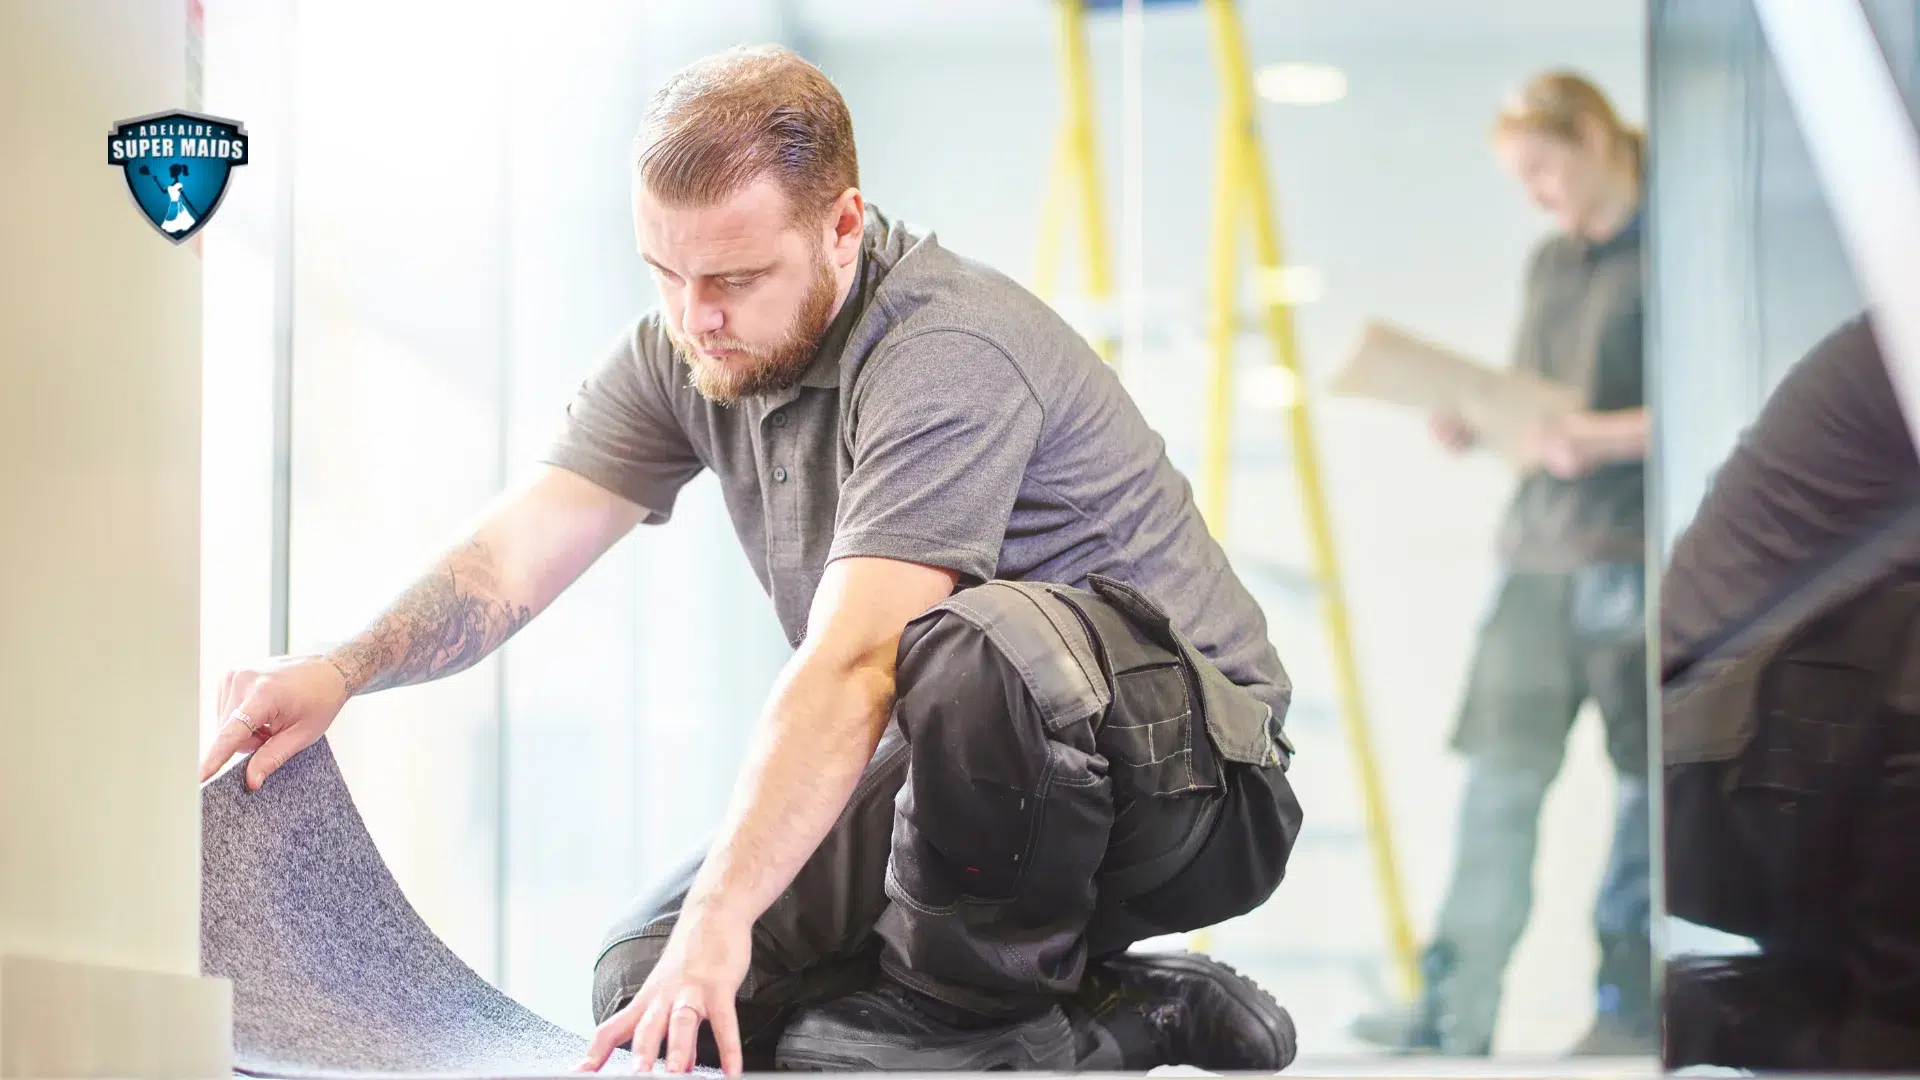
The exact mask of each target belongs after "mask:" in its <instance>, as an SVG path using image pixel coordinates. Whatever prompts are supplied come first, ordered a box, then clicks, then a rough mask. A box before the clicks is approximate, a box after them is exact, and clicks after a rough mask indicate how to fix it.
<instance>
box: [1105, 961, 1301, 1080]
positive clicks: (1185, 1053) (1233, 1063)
mask: <svg viewBox="0 0 1920 1080" xmlns="http://www.w3.org/2000/svg"><path fill="white" fill-rule="evenodd" d="M1067 1012H1068V1015H1069V1017H1070V1018H1071V1019H1072V1021H1073V1029H1074V1038H1075V1040H1076V1043H1077V1051H1078V1054H1077V1062H1076V1067H1077V1068H1079V1069H1080V1070H1082V1071H1089V1070H1106V1071H1120V1072H1144V1071H1145V1070H1147V1069H1153V1068H1157V1067H1159V1066H1161V1065H1192V1066H1196V1067H1198V1068H1202V1069H1208V1070H1211V1071H1214V1072H1266V1073H1271V1072H1278V1071H1280V1070H1281V1069H1284V1068H1286V1067H1287V1066H1288V1065H1289V1064H1291V1063H1292V1062H1293V1054H1294V1030H1293V1017H1291V1016H1289V1015H1287V1010H1285V1009H1283V1008H1281V1007H1280V1004H1279V1003H1278V1002H1276V1001H1274V1000H1273V997H1272V996H1271V995H1269V994H1268V993H1267V992H1266V991H1264V990H1262V989H1260V987H1259V986H1258V985H1256V984H1255V983H1254V981H1253V980H1252V979H1249V978H1247V977H1246V976H1244V975H1241V974H1240V973H1239V972H1236V971H1234V970H1233V969H1232V968H1230V967H1228V966H1227V965H1225V964H1222V963H1220V962H1219V961H1217V960H1214V959H1211V958H1209V957H1206V956H1201V955H1199V954H1197V953H1122V954H1120V955H1118V956H1112V957H1108V958H1106V959H1104V960H1098V961H1094V962H1092V963H1089V964H1088V965H1087V972H1086V975H1085V976H1084V977H1083V979H1082V980H1081V983H1080V992H1079V993H1078V994H1076V995H1075V996H1074V998H1073V1000H1072V1001H1071V1002H1069V1003H1068V1005H1067Z"/></svg>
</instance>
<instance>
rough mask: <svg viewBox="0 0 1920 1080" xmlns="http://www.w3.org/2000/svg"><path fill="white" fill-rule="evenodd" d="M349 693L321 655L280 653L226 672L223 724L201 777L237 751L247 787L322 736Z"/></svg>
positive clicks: (260, 781) (221, 710) (202, 766)
mask: <svg viewBox="0 0 1920 1080" xmlns="http://www.w3.org/2000/svg"><path fill="white" fill-rule="evenodd" d="M350 696H351V695H350V694H349V693H348V692H347V680H346V676H344V675H343V674H341V672H340V669H339V668H337V667H335V666H334V665H333V662H332V661H330V660H328V659H326V658H325V657H322V656H282V657H276V658H275V659H272V660H269V661H267V662H266V663H265V664H261V665H259V666H258V667H253V668H245V669H242V670H239V671H231V672H228V673H227V676H226V678H224V679H222V680H221V682H220V701H219V703H218V706H217V707H218V710H219V711H218V712H217V713H216V714H215V715H217V716H219V717H220V718H221V721H222V723H221V727H220V731H219V733H218V734H217V735H215V736H214V739H213V745H212V746H211V747H209V748H208V750H207V756H206V758H205V759H204V760H203V761H201V763H200V782H201V783H205V782H206V781H207V779H208V778H209V777H211V776H212V775H213V774H214V773H216V772H219V771H220V769H221V768H222V767H223V766H225V765H226V763H227V762H228V761H230V760H232V759H233V756H234V755H235V754H245V753H248V752H252V753H253V757H252V758H251V759H250V760H249V761H248V762H247V776H246V781H247V790H248V791H258V790H260V785H261V784H263V783H265V782H266V780H267V777H269V776H271V775H273V772H274V770H276V769H278V768H279V767H280V766H282V765H284V764H286V763H287V760H288V759H289V758H291V757H293V755H295V754H297V753H299V752H300V751H302V750H305V749H306V748H307V747H309V746H312V745H313V744H314V743H316V742H318V741H319V740H320V736H322V735H325V734H326V733H327V729H328V728H329V727H332V726H333V719H334V717H336V716H339V715H340V710H341V708H342V707H344V706H345V705H346V703H347V699H348V698H349V697H350Z"/></svg>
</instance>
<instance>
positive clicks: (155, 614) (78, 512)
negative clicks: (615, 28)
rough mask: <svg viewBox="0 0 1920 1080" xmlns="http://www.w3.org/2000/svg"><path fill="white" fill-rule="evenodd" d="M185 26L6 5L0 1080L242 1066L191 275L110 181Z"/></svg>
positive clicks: (163, 98)
mask: <svg viewBox="0 0 1920 1080" xmlns="http://www.w3.org/2000/svg"><path fill="white" fill-rule="evenodd" d="M186 8H187V5H186V2H185V0H171V2H166V0H159V2H155V0H82V2H78V3H57V4H56V3H5V4H0V110H4V113H5V123H4V125H3V126H4V128H5V130H6V131H7V144H8V150H7V153H6V155H5V158H6V164H5V166H4V169H0V176H3V177H4V192H5V200H6V201H5V207H6V209H5V211H4V213H0V234H3V235H4V238H5V239H4V242H0V1077H18V1076H42V1077H53V1076H105V1075H119V1076H150V1077H159V1076H168V1077H172V1076H195V1075H198V1076H213V1075H221V1074H224V1073H226V1072H227V1071H228V1066H229V1058H230V1030H231V1024H230V1006H229V1001H230V997H229V993H228V987H227V986H226V984H225V983H224V982H222V981H220V980H214V979H203V978H201V977H199V974H198V970H199V952H200V948H199V926H200V915H199V886H200V855H199V840H200V827H199V798H198V795H197V792H196V786H195V783H194V779H195V771H194V766H195V748H196V735H195V732H196V723H195V722H196V719H197V718H196V716H195V712H196V704H195V703H196V683H197V678H198V672H197V651H198V604H199V581H198V569H199V450H200V267H199V262H198V260H197V259H196V258H195V255H194V253H193V252H192V251H191V250H190V249H188V248H184V247H178V248H177V247H175V246H174V245H173V244H171V243H169V242H167V241H166V240H164V239H163V238H161V237H160V236H159V235H158V234H157V233H155V232H154V231H153V229H152V228H151V227H150V226H148V225H147V224H146V223H145V221H144V220H142V219H141V218H140V216H139V215H138V213H137V211H136V210H135V209H134V207H133V206H132V204H131V203H130V202H129V200H128V197H127V193H126V191H125V189H124V182H123V180H122V179H121V176H120V174H119V171H118V170H116V169H114V168H111V167H109V166H108V165H107V162H106V136H107V132H108V129H109V128H110V127H111V125H112V124H113V123H114V122H115V121H116V120H121V119H125V118H127V117H132V116H139V115H143V114H146V113H151V112H158V111H162V110H165V109H170V108H176V107H182V106H184V105H185V104H186V102H185V94H186ZM243 119H244V118H243ZM240 179H241V180H244V179H245V174H244V173H242V174H241V176H240Z"/></svg>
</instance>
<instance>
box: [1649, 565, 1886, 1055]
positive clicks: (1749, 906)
mask: <svg viewBox="0 0 1920 1080" xmlns="http://www.w3.org/2000/svg"><path fill="white" fill-rule="evenodd" d="M1901 593H1902V594H1904V596H1905V597H1906V599H1905V600H1902V599H1901V598H1900V595H1901V594H1888V593H1882V594H1880V595H1877V596H1875V597H1872V598H1869V599H1870V601H1871V603H1868V602H1861V603H1858V604H1855V605H1852V606H1851V607H1849V608H1848V609H1845V610H1842V611H1839V612H1837V613H1835V614H1833V615H1831V616H1829V617H1827V618H1824V619H1822V620H1821V621H1819V622H1818V623H1816V624H1815V625H1813V626H1812V627H1811V628H1810V629H1809V630H1808V631H1807V632H1806V633H1804V634H1803V635H1802V636H1801V637H1800V639H1799V640H1798V641H1796V642H1794V643H1793V644H1792V645H1791V646H1790V647H1789V648H1787V649H1785V650H1784V651H1783V652H1782V653H1781V654H1780V655H1779V656H1778V657H1776V658H1774V659H1772V660H1770V661H1769V662H1768V663H1767V664H1766V665H1765V668H1764V670H1763V674H1762V675H1761V676H1760V678H1759V679H1758V680H1757V682H1756V684H1755V692H1754V694H1753V696H1752V699H1751V700H1752V702H1753V709H1752V730H1751V735H1750V738H1749V741H1747V742H1746V744H1745V745H1744V747H1743V748H1741V749H1740V750H1739V752H1738V753H1737V754H1735V755H1734V756H1733V757H1731V758H1730V759H1728V760H1723V761H1685V762H1682V763H1680V764H1675V765H1670V766H1669V767H1668V769H1667V771H1666V785H1667V798H1666V813H1667V886H1668V907H1669V910H1671V911H1672V913H1673V914H1675V915H1678V916H1680V917H1681V918H1683V919H1686V920H1688V921H1690V922H1694V923H1698V924H1700V925H1704V926H1710V927H1713V928H1715V929H1719V930H1723V931H1726V932H1728V933H1733V934H1738V935H1741V936H1744V937H1749V938H1752V939H1753V940H1754V941H1755V942H1756V943H1757V944H1758V945H1759V947H1760V952H1759V954H1758V955H1755V956H1745V957H1734V958H1682V959H1678V960H1676V961H1674V962H1673V963H1672V964H1671V965H1670V966H1669V969H1668V975H1667V980H1666V1011H1667V1059H1668V1062H1669V1064H1671V1065H1673V1066H1676V1067H1678V1066H1685V1065H1696V1064H1713V1065H1724V1066H1730V1067H1735V1068H1750V1069H1808V1070H1820V1071H1845V1072H1857V1071H1877V1070H1883V1069H1892V1070H1903V1071H1910V1070H1914V1069H1920V701H1916V700H1915V698H1916V692H1920V654H1916V645H1920V637H1916V636H1915V635H1914V634H1913V632H1912V629H1911V627H1912V626H1913V619H1914V612H1915V610H1916V609H1920V586H1912V585H1909V586H1905V587H1904V589H1903V590H1902V591H1901ZM1682 707H1685V706H1676V707H1674V709H1673V710H1671V711H1674V712H1675V714H1676V717H1677V715H1678V713H1677V709H1678V708H1682ZM1676 717H1670V718H1669V720H1670V722H1671V721H1672V720H1674V719H1675V718H1676Z"/></svg>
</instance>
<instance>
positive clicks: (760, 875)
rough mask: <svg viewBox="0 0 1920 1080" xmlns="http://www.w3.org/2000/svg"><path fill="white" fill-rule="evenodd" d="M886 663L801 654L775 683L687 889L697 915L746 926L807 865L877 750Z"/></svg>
mask: <svg viewBox="0 0 1920 1080" xmlns="http://www.w3.org/2000/svg"><path fill="white" fill-rule="evenodd" d="M887 659H888V662H887V663H885V664H856V665H851V666H847V665H841V664H837V663H833V662H819V661H815V662H811V663H809V662H808V660H807V659H806V658H805V657H804V654H803V655H802V656H801V657H800V658H797V659H796V661H795V662H794V663H795V666H794V670H793V671H792V673H791V677H790V678H787V679H785V680H783V682H784V685H783V686H780V687H779V688H777V689H776V690H775V693H774V695H773V700H772V702H771V704H770V708H769V715H768V717H767V719H766V721H765V723H764V724H763V725H762V727H761V729H760V732H759V735H758V737H757V738H756V739H755V742H754V746H753V748H752V750H751V751H749V757H748V761H747V766H746V769H745V772H744V774H743V775H742V777H741V781H740V785H739V787H738V789H737V790H736V791H735V792H734V800H733V806H732V807H731V810H730V812H729V813H728V815H727V818H728V820H727V821H726V823H725V824H724V825H723V826H722V828H721V832H720V836H719V839H718V842H717V843H716V844H715V845H714V849H713V852H712V854H711V855H710V856H709V858H708V860H707V863H706V865H705V866H704V867H703V868H702V870H701V873H700V874H699V876H698V877H697V879H696V880H695V882H694V884H693V888H692V891H691V893H690V894H689V896H688V898H687V911H688V913H689V915H690V916H691V917H693V918H709V919H717V920H719V921H721V922H723V923H729V924H735V925H740V926H745V925H749V924H751V923H752V922H753V921H754V920H755V919H757V918H759V916H760V914H761V913H762V912H764V911H765V910H766V909H767V908H768V907H769V906H771V905H772V903H773V901H774V900H775V899H777V898H778V897H779V895H780V893H781V891H782V890H783V889H785V888H786V887H787V885H788V884H789V883H791V882H792V880H793V878H794V875H796V874H798V873H799V872H800V867H801V865H802V864H804V863H805V862H806V860H807V858H808V856H810V855H812V854H813V851H814V849H815V848H816V847H818V846H819V845H820V841H821V839H822V838H823V837H825V836H826V834H827V831H828V830H829V829H831V828H832V827H833V823H834V821H835V820H836V819H837V818H838V817H839V815H840V811H841V808H842V807H844V806H845V805H846V803H847V799H848V798H849V797H850V796H851V795H852V794H853V789H854V786H855V784H857V783H858V781H859V779H860V774H861V772H862V771H863V770H864V769H865V768H866V766H867V762H868V761H870V760H871V759H872V757H873V750H874V747H875V745H877V744H878V743H879V741H880V733H881V731H882V730H883V729H884V728H885V727H886V723H887V715H888V709H889V707H890V705H891V703H892V700H893V669H892V663H891V653H888V654H887Z"/></svg>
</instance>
